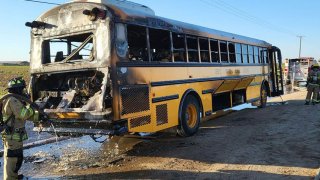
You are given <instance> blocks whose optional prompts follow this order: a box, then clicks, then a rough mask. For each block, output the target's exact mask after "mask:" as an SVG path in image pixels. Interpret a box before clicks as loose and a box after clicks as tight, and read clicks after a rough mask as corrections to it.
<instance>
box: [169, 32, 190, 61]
mask: <svg viewBox="0 0 320 180" xmlns="http://www.w3.org/2000/svg"><path fill="white" fill-rule="evenodd" d="M184 38H185V36H184V35H182V34H176V33H172V40H173V56H174V61H175V62H187V58H186V49H185V41H184Z"/></svg>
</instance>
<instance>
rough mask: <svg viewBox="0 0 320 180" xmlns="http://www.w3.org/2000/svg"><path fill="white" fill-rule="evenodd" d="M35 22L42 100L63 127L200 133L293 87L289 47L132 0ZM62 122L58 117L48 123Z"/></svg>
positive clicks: (84, 0)
mask: <svg viewBox="0 0 320 180" xmlns="http://www.w3.org/2000/svg"><path fill="white" fill-rule="evenodd" d="M26 25H27V26H29V27H31V41H32V42H31V64H30V66H31V76H32V78H31V84H30V94H31V97H32V100H33V101H34V102H36V103H37V104H38V105H39V106H40V107H41V109H43V111H44V112H45V113H46V114H47V115H48V117H49V118H50V119H51V120H52V121H53V124H54V126H55V129H56V131H57V132H60V133H64V132H77V133H85V134H95V133H102V134H108V133H109V132H111V130H112V129H114V127H127V128H128V130H129V131H130V132H157V131H160V130H164V129H167V128H171V127H177V129H178V134H180V135H182V136H190V135H193V134H194V133H196V132H197V130H198V128H199V123H200V121H201V119H202V118H204V117H207V116H211V115H212V114H214V113H215V112H216V111H219V110H222V109H225V108H230V107H233V106H236V105H239V104H243V103H254V104H255V105H257V106H260V107H264V106H265V105H266V101H267V96H277V95H280V94H282V93H283V84H282V73H277V72H279V71H281V69H282V68H281V52H280V49H279V48H277V47H275V46H272V45H271V44H269V43H267V42H265V41H262V40H257V39H253V38H248V37H244V36H240V35H236V34H231V33H226V32H222V31H217V30H213V29H208V28H204V27H199V26H195V25H191V24H187V23H182V22H178V21H174V20H170V19H166V18H161V17H158V16H156V15H155V13H154V12H153V11H152V10H151V9H150V8H148V7H146V6H143V5H139V4H136V3H132V2H128V1H118V0H79V1H73V2H70V3H67V4H63V5H60V6H57V7H55V8H53V9H51V10H49V11H47V12H45V13H44V14H42V15H41V16H40V17H39V18H37V19H36V20H35V21H33V22H29V23H26ZM42 128H43V130H44V131H53V129H52V128H51V127H50V125H45V126H44V127H42Z"/></svg>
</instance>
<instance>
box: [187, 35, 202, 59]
mask: <svg viewBox="0 0 320 180" xmlns="http://www.w3.org/2000/svg"><path fill="white" fill-rule="evenodd" d="M187 44H188V56H189V62H199V54H198V38H196V37H190V36H188V37H187Z"/></svg>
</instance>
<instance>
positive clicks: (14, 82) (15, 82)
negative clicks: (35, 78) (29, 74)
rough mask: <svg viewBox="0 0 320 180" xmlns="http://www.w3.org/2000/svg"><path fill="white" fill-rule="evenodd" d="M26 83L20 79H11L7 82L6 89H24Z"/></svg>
mask: <svg viewBox="0 0 320 180" xmlns="http://www.w3.org/2000/svg"><path fill="white" fill-rule="evenodd" d="M25 87H26V82H25V81H24V79H23V78H22V77H17V78H13V79H11V80H9V81H8V89H14V88H25Z"/></svg>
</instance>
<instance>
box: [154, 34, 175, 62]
mask: <svg viewBox="0 0 320 180" xmlns="http://www.w3.org/2000/svg"><path fill="white" fill-rule="evenodd" d="M149 40H150V49H151V61H162V62H172V57H171V40H170V32H169V31H164V30H158V29H149Z"/></svg>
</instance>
